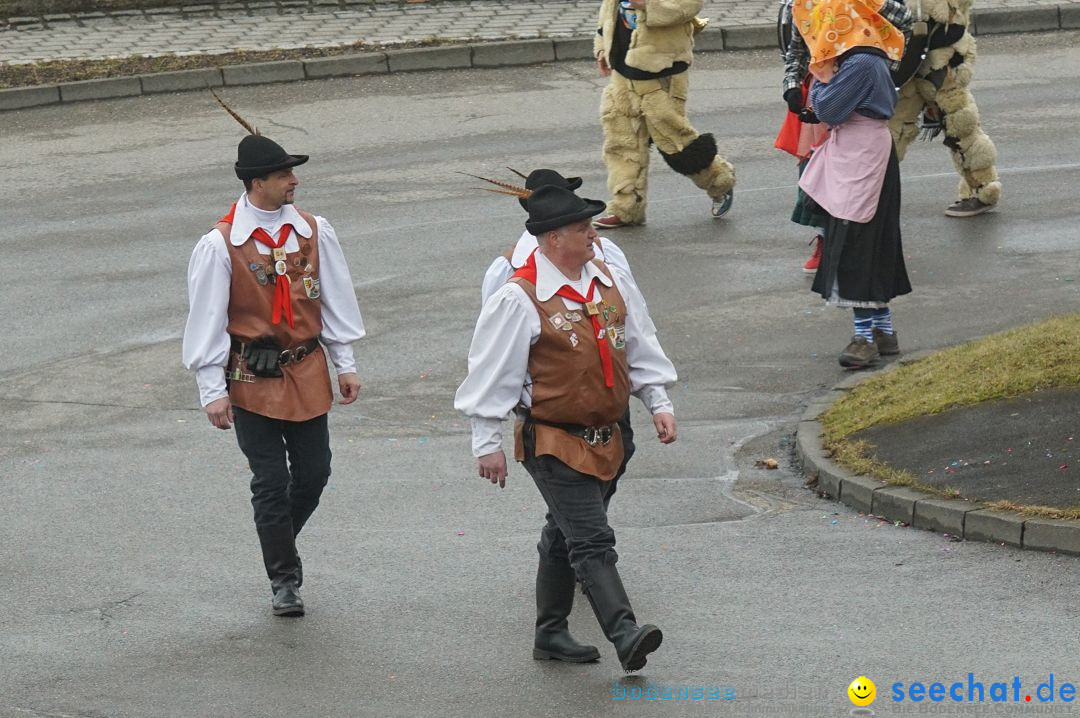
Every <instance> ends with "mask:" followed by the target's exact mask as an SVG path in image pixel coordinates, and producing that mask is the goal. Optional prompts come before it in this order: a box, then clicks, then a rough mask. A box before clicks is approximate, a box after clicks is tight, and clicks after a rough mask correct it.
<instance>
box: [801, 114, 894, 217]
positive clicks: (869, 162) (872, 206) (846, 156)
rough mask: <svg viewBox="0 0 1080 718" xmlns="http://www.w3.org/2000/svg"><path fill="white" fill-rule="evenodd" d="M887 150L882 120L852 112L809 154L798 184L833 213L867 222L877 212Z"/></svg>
mask: <svg viewBox="0 0 1080 718" xmlns="http://www.w3.org/2000/svg"><path fill="white" fill-rule="evenodd" d="M891 152H892V135H890V134H889V127H888V125H887V124H886V121H885V120H875V119H873V118H870V117H864V116H863V115H860V114H858V113H855V114H853V115H852V116H851V117H850V118H849V119H848V120H847V121H846V122H844V123H843V124H840V125H837V126H836V127H833V128H831V129H830V131H829V137H828V139H826V140H825V142H824V144H822V145H821V146H820V147H818V148H817V149H816V150H815V151H814V154H813V155H811V156H810V161H809V162H808V163H807V164H806V169H805V170H803V174H802V178H801V179H800V180H799V187H801V188H802V190H803V191H804V192H806V194H808V195H809V196H810V197H811V198H812V199H813V200H814V201H815V202H817V203H818V204H819V205H821V207H822V209H824V210H825V211H826V212H828V213H829V214H830V215H832V216H833V217H836V218H837V219H846V220H848V221H850V222H869V221H870V220H871V219H873V218H874V215H875V214H876V213H877V206H878V198H879V197H880V195H881V185H882V184H884V183H885V166H886V165H887V164H888V162H889V154H890V153H891Z"/></svg>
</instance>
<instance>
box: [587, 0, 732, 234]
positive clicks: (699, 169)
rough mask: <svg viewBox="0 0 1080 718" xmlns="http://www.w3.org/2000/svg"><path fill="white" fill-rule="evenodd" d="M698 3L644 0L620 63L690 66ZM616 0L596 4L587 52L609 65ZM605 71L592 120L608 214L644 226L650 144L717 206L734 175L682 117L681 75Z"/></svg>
mask: <svg viewBox="0 0 1080 718" xmlns="http://www.w3.org/2000/svg"><path fill="white" fill-rule="evenodd" d="M702 5H703V2H702V0H648V2H647V5H646V7H645V8H644V9H640V10H638V11H637V28H636V29H634V30H633V35H632V39H631V40H630V43H629V50H628V51H627V52H626V58H625V62H626V65H628V66H629V67H631V68H634V69H637V70H641V71H643V72H646V73H662V72H664V71H666V70H668V69H669V68H672V67H673V66H676V65H679V64H684V65H685V66H689V64H690V62H691V61H692V53H693V47H694V39H693V36H694V34H695V33H696V32H697V31H699V30H700V29H701V28H703V27H704V26H705V23H704V21H702V20H698V19H697V18H695V15H696V14H697V13H698V12H699V11H700V10H701V8H702ZM618 22H621V18H620V17H619V3H618V1H617V0H603V1H602V2H601V5H600V15H599V28H598V30H597V35H596V39H595V43H594V54H595V55H596V56H597V57H604V58H605V59H606V60H608V64H609V65H612V62H611V61H610V59H611V57H612V54H611V51H612V44H613V39H614V38H615V34H616V23H618ZM615 68H616V66H615V65H612V73H611V79H610V81H609V82H608V85H607V87H606V88H605V89H604V94H603V99H602V101H601V105H600V120H601V123H602V125H603V129H604V162H605V163H606V164H607V169H608V190H609V191H610V192H611V197H612V199H611V201H610V202H608V210H609V212H611V214H614V215H615V216H617V217H618V218H619V219H621V220H622V221H623V222H624V223H626V224H642V223H644V222H645V204H646V199H645V198H646V190H647V185H648V171H649V143H650V140H651V141H652V143H653V144H655V145H656V148H657V149H658V150H659V151H660V156H661V157H663V158H664V160H665V161H666V162H667V163H668V165H669V166H670V167H671V168H672V169H673V170H675V171H676V172H678V173H679V174H682V175H686V176H687V177H689V178H690V180H691V181H693V183H694V184H695V185H697V186H698V187H700V188H701V189H703V190H705V192H706V193H707V194H708V195H709V197H711V198H712V199H713V200H716V201H719V200H722V199H723V198H724V196H725V195H726V194H727V193H728V192H729V191H730V190H731V189H732V187H734V186H735V169H734V167H732V166H731V163H729V162H728V161H726V160H725V159H723V158H722V157H720V156H719V155H717V152H716V140H715V139H714V138H713V136H712V135H711V134H703V135H701V134H698V132H697V131H696V130H695V129H694V128H693V127H692V126H691V125H690V122H689V120H688V119H687V117H686V98H687V94H688V91H689V88H690V81H689V78H688V76H687V73H686V71H685V70H684V71H681V72H678V73H677V74H671V75H668V76H667V77H660V78H656V79H642V80H637V79H630V78H628V77H626V76H624V75H623V74H622V73H620V72H619V71H618V70H617V69H615Z"/></svg>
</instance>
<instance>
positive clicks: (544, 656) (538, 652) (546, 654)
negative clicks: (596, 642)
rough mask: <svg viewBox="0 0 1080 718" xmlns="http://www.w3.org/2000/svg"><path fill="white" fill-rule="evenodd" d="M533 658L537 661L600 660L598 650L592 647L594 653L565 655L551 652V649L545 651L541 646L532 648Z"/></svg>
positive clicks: (586, 661) (569, 661)
mask: <svg viewBox="0 0 1080 718" xmlns="http://www.w3.org/2000/svg"><path fill="white" fill-rule="evenodd" d="M533 658H535V659H536V660H538V661H562V662H563V663H592V662H593V661H598V660H600V651H597V650H595V649H594V653H587V654H585V655H583V656H567V655H564V654H562V653H553V652H551V651H545V650H543V649H541V648H534V649H533Z"/></svg>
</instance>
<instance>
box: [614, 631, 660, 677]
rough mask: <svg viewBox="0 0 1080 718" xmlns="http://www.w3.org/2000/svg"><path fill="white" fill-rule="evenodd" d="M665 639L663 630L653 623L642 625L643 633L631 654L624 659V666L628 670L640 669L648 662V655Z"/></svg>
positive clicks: (639, 635)
mask: <svg viewBox="0 0 1080 718" xmlns="http://www.w3.org/2000/svg"><path fill="white" fill-rule="evenodd" d="M663 640H664V634H663V632H662V631H661V630H660V629H659V628H657V627H656V626H652V625H645V626H642V627H641V633H639V634H638V637H637V640H636V641H635V642H634V645H633V647H631V649H630V654H629V655H628V656H627V657H626V660H625V661H622V667H623V668H624V669H625V670H628V671H639V670H641V669H642V668H644V667H645V664H646V663H647V662H648V661H647V660H646V658H645V657H646V656H648V655H649V654H650V653H652V652H653V651H655V650H656V649H657V648H659V647H660V644H661V643H662V642H663Z"/></svg>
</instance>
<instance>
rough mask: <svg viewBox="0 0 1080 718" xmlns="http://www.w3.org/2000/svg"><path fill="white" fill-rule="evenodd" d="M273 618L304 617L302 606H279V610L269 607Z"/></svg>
mask: <svg viewBox="0 0 1080 718" xmlns="http://www.w3.org/2000/svg"><path fill="white" fill-rule="evenodd" d="M271 610H272V611H273V612H274V615H275V616H281V617H282V618H294V617H298V616H303V615H304V607H303V606H281V607H279V608H273V607H271Z"/></svg>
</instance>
